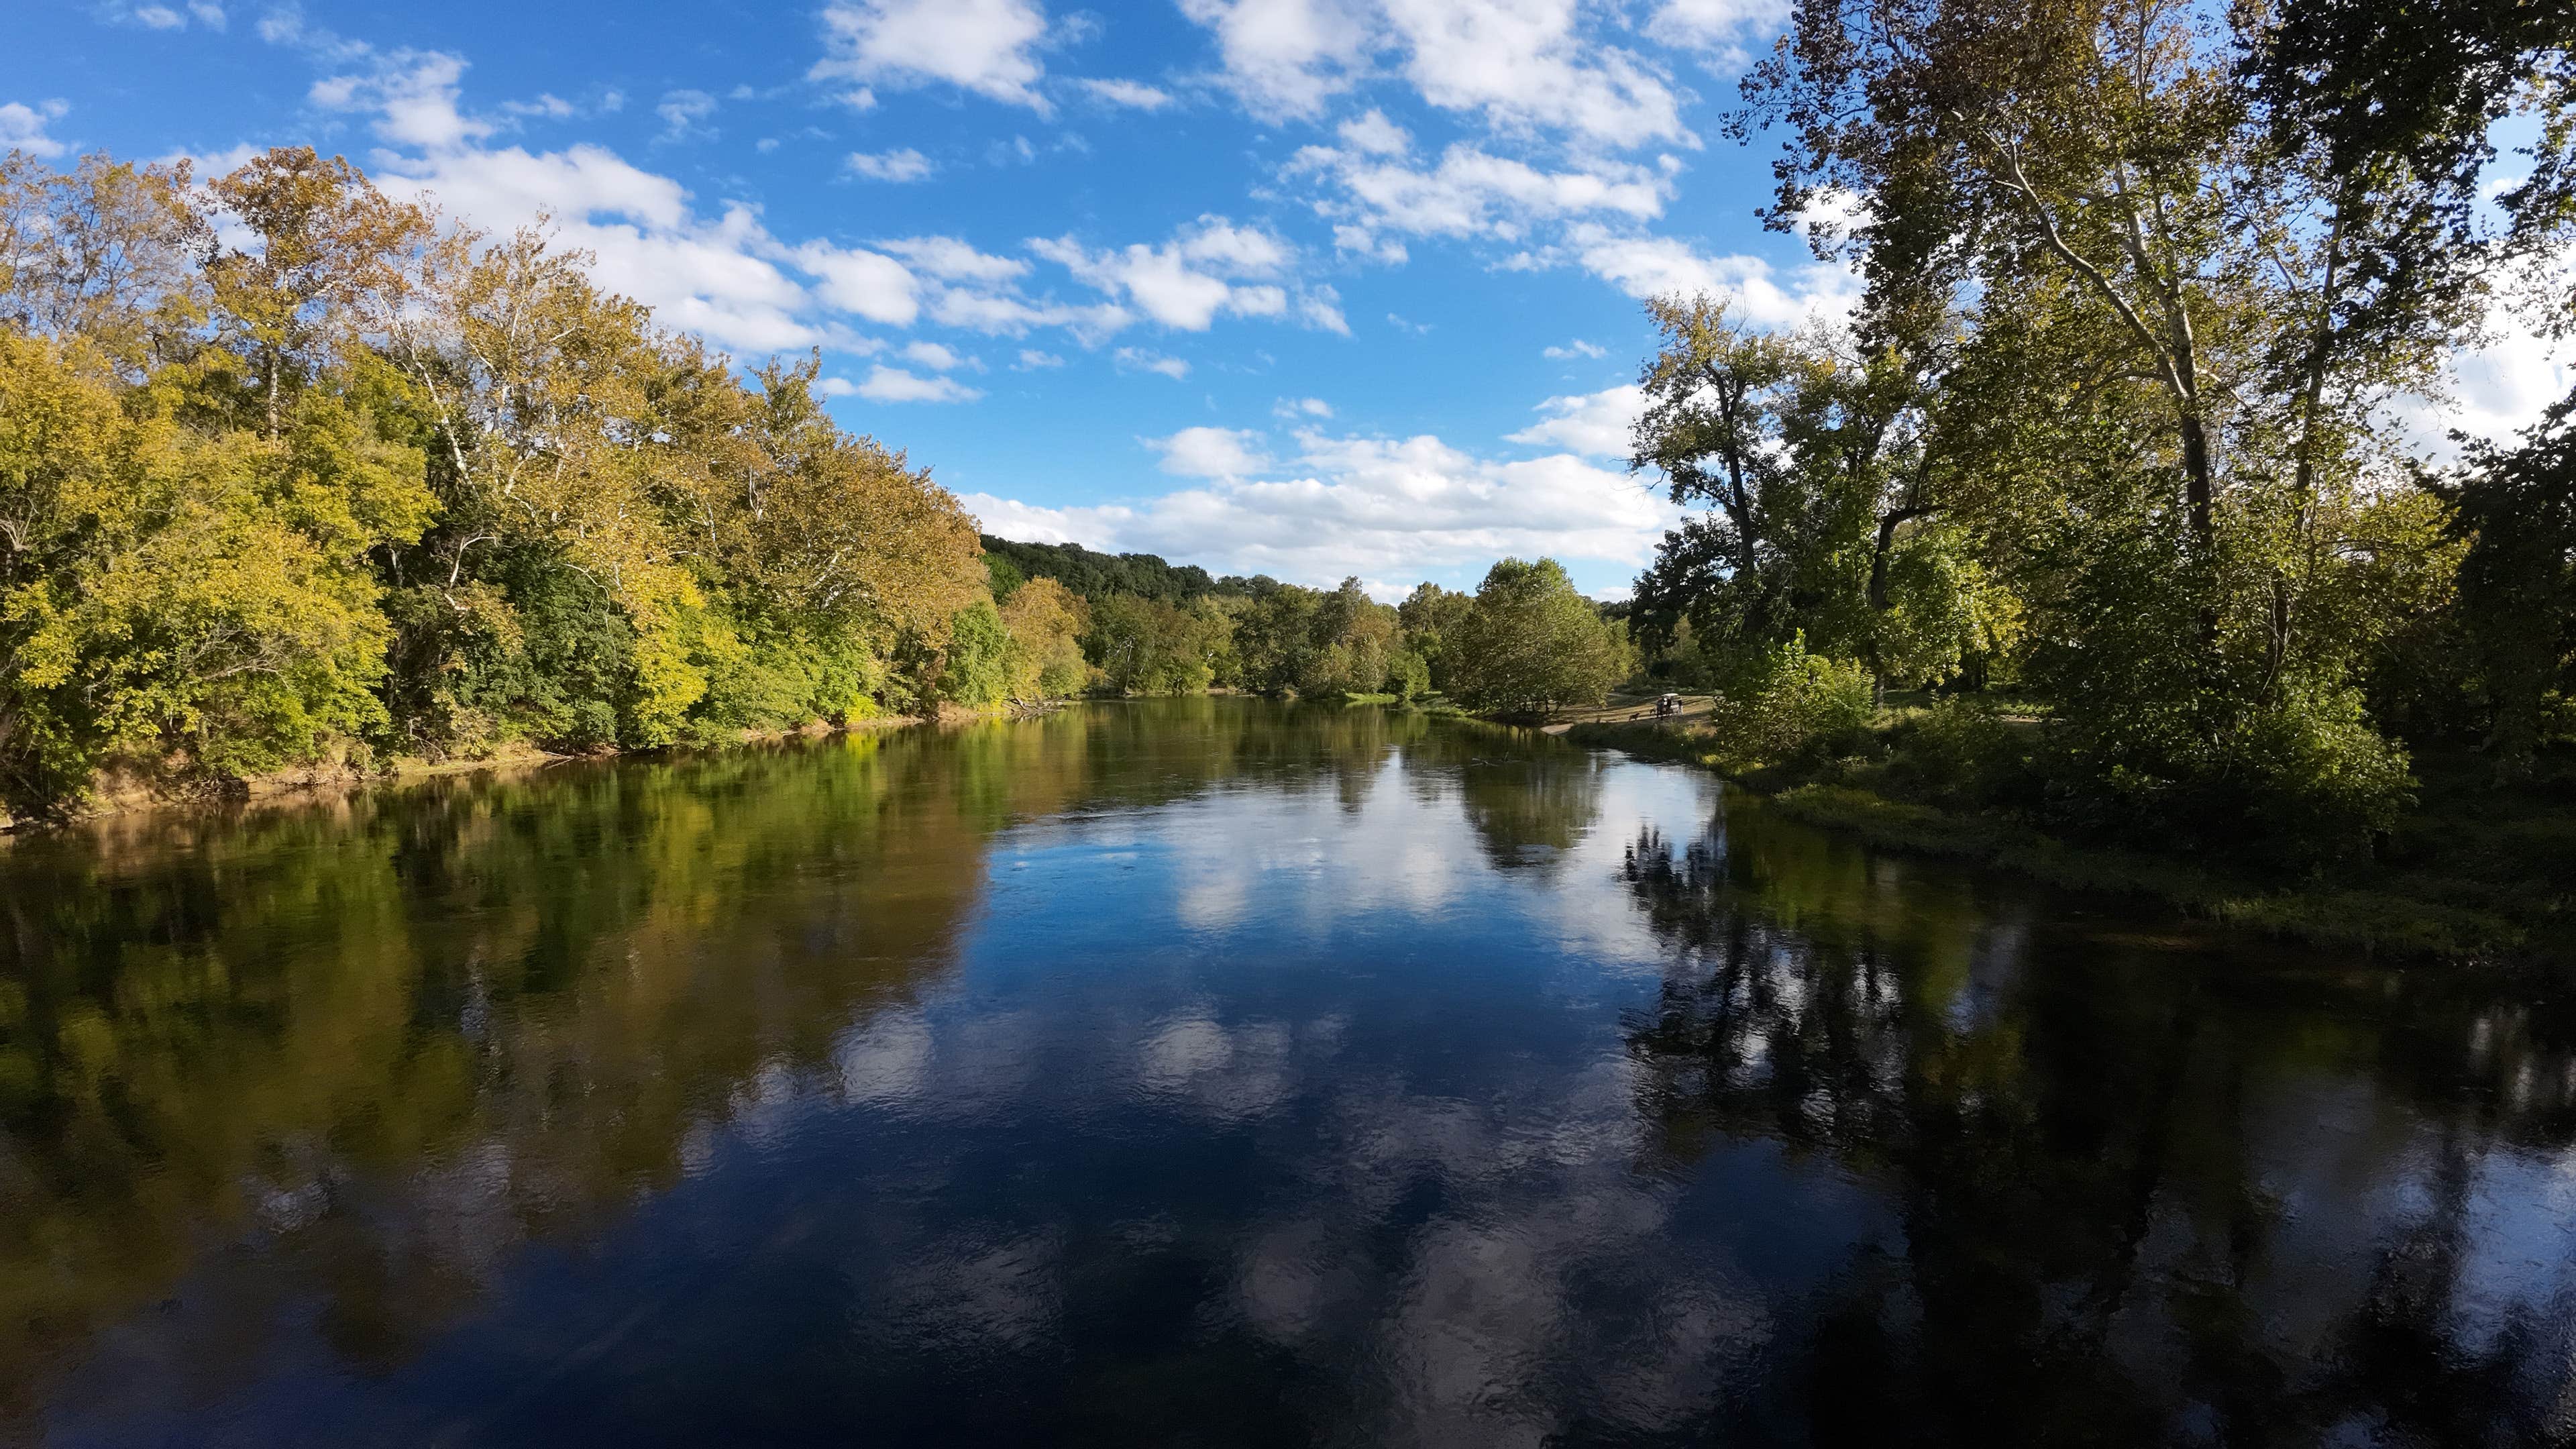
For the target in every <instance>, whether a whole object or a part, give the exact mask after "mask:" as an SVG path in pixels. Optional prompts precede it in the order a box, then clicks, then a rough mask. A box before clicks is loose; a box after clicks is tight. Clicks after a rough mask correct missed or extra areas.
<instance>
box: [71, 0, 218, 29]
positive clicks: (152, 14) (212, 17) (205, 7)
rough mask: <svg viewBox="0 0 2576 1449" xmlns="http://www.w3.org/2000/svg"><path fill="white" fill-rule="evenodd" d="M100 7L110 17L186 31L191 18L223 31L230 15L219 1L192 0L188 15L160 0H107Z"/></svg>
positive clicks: (189, 2) (189, 0)
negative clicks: (142, 0) (131, 0)
mask: <svg viewBox="0 0 2576 1449" xmlns="http://www.w3.org/2000/svg"><path fill="white" fill-rule="evenodd" d="M97 8H98V9H99V10H100V12H101V13H102V15H103V16H104V18H106V19H109V20H125V21H130V22H132V23H134V24H136V25H140V26H142V27H144V28H145V29H147V30H185V29H187V28H188V23H189V22H190V21H191V20H194V21H195V22H196V23H197V24H199V25H202V26H204V27H205V28H206V29H208V30H221V29H223V28H224V26H225V24H226V22H227V21H228V19H229V18H230V17H228V16H226V15H225V14H224V7H223V6H221V5H218V4H216V3H215V0H188V3H187V5H186V12H187V13H185V14H181V13H180V7H179V6H178V5H176V4H169V5H164V4H160V3H157V0H155V3H149V4H142V5H131V4H120V3H118V0H105V3H102V4H100V5H99V6H98V7H97Z"/></svg>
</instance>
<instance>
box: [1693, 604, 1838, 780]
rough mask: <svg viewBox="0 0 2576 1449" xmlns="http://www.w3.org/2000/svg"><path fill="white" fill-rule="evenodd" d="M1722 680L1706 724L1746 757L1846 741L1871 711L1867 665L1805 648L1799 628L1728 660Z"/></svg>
mask: <svg viewBox="0 0 2576 1449" xmlns="http://www.w3.org/2000/svg"><path fill="white" fill-rule="evenodd" d="M1723 681H1724V682H1723V683H1721V684H1720V685H1719V687H1718V691H1717V698H1716V703H1715V710H1714V712H1713V714H1712V716H1711V719H1710V724H1711V726H1712V727H1713V729H1714V730H1715V732H1716V735H1717V739H1718V742H1719V746H1720V748H1721V749H1722V750H1723V751H1724V752H1725V753H1727V754H1729V755H1732V756H1734V757H1735V758H1737V759H1739V760H1742V761H1746V762H1750V763H1764V764H1767V763H1775V762H1778V761H1783V760H1788V759H1791V758H1794V757H1796V756H1798V755H1802V754H1806V753H1808V752H1810V751H1813V750H1818V749H1826V750H1830V749H1834V748H1836V747H1838V746H1848V745H1851V744H1853V743H1855V742H1856V741H1857V740H1858V739H1859V737H1860V736H1861V735H1862V734H1863V733H1864V732H1865V731H1867V730H1868V728H1869V722H1870V717H1871V715H1872V714H1873V713H1874V711H1873V709H1872V706H1871V704H1870V676H1869V670H1868V669H1867V668H1866V667H1864V666H1863V665H1861V664H1860V663H1858V662H1857V661H1854V660H1848V659H1828V658H1826V657H1824V656H1823V655H1819V654H1810V653H1808V652H1807V641H1806V638H1805V636H1804V635H1798V636H1794V637H1792V638H1791V639H1789V640H1788V642H1786V643H1783V644H1778V645H1774V646H1772V647H1771V648H1768V649H1765V650H1761V651H1759V652H1757V653H1755V654H1752V655H1750V656H1747V657H1745V658H1742V659H1739V660H1737V661H1735V662H1734V664H1733V665H1732V667H1729V668H1727V669H1725V670H1724V671H1723Z"/></svg>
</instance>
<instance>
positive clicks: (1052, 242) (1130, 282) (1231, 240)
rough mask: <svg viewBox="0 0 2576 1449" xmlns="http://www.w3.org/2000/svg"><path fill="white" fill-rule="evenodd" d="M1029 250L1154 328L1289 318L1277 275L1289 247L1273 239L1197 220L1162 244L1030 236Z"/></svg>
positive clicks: (1197, 328) (1222, 222)
mask: <svg viewBox="0 0 2576 1449" xmlns="http://www.w3.org/2000/svg"><path fill="white" fill-rule="evenodd" d="M1029 250H1030V251H1031V252H1033V253H1035V254H1036V255H1037V256H1039V257H1040V258H1042V259H1044V260H1046V261H1050V262H1054V263H1055V264H1057V265H1058V266H1061V267H1063V268H1064V269H1065V270H1066V271H1068V272H1071V273H1072V274H1073V276H1074V278H1075V279H1076V280H1078V281H1081V282H1083V283H1084V284H1086V285H1088V286H1090V287H1092V288H1094V289H1096V290H1098V291H1100V292H1102V293H1104V294H1106V295H1108V296H1111V297H1113V298H1117V299H1119V300H1121V301H1124V302H1126V303H1128V304H1130V305H1132V306H1134V307H1135V308H1136V309H1137V310H1138V311H1140V312H1142V313H1144V314H1145V315H1146V316H1147V317H1148V318H1151V319H1152V320H1153V321H1155V322H1156V323H1159V324H1160V325H1162V326H1165V327H1171V328H1177V329H1179V330H1181V331H1184V332H1204V331H1206V330H1207V329H1208V327H1209V325H1210V324H1211V323H1213V322H1214V321H1215V320H1216V318H1217V316H1218V315H1219V314H1220V313H1232V314H1234V315H1236V316H1243V317H1279V316H1284V315H1286V314H1287V312H1288V291H1287V289H1286V287H1284V286H1282V285H1281V284H1280V283H1279V282H1277V281H1274V280H1272V279H1274V278H1279V277H1281V276H1283V275H1284V274H1285V273H1286V271H1287V269H1288V263H1289V258H1290V255H1291V254H1290V251H1289V247H1288V244H1287V243H1286V242H1285V241H1283V240H1281V239H1280V238H1279V236H1278V235H1276V234H1275V233H1272V232H1269V231H1266V230H1263V229H1261V228H1257V227H1241V226H1236V225H1235V224H1233V223H1232V222H1230V221H1228V220H1226V219H1225V218H1224V217H1221V216H1202V217H1200V218H1199V219H1198V220H1197V221H1196V222H1195V223H1193V224H1191V225H1190V226H1187V227H1184V228H1182V229H1181V230H1180V231H1179V232H1177V233H1175V234H1174V235H1173V237H1172V239H1171V240H1169V241H1167V242H1160V243H1151V244H1148V243H1142V242H1139V243H1135V244H1132V245H1129V246H1126V247H1122V248H1119V249H1116V250H1114V251H1100V252H1095V251H1091V250H1089V249H1087V248H1085V247H1084V246H1083V245H1082V244H1081V243H1079V242H1077V241H1075V240H1074V239H1073V238H1071V237H1056V238H1051V239H1050V238H1043V237H1041V238H1034V239H1032V240H1031V241H1030V242H1029Z"/></svg>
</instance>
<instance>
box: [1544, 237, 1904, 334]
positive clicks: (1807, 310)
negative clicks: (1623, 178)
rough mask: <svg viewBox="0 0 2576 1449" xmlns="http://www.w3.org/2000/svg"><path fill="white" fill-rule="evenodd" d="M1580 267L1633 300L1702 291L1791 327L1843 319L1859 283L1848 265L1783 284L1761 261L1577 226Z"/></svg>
mask: <svg viewBox="0 0 2576 1449" xmlns="http://www.w3.org/2000/svg"><path fill="white" fill-rule="evenodd" d="M1567 240H1568V244H1569V246H1570V247H1571V248H1572V250H1573V253H1574V256H1575V258H1576V260H1578V261H1579V262H1580V263H1581V265H1582V266H1583V268H1584V270H1586V271H1588V272H1591V273H1592V274H1593V275H1594V276H1597V277H1599V278H1601V279H1602V280H1603V281H1606V282H1608V283H1610V284H1611V285H1612V286H1615V287H1617V288H1618V289H1619V290H1621V291H1623V292H1626V293H1627V294H1628V295H1629V296H1631V297H1653V296H1659V295H1662V294H1663V293H1666V292H1708V293H1711V294H1713V295H1717V296H1722V297H1726V298H1728V299H1729V300H1730V301H1731V302H1733V304H1734V305H1735V306H1736V308H1737V309H1738V311H1739V312H1740V314H1741V315H1742V316H1743V318H1744V319H1745V320H1746V321H1748V322H1751V323H1752V324H1754V325H1755V326H1758V327H1795V326H1797V325H1799V324H1800V323H1803V322H1806V321H1808V320H1809V319H1811V318H1831V317H1837V316H1841V315H1844V314H1847V313H1848V312H1849V311H1850V309H1851V307H1852V304H1853V303H1854V302H1856V301H1858V300H1859V297H1860V290H1861V283H1860V279H1859V278H1858V277H1856V276H1854V275H1853V274H1852V273H1851V271H1850V270H1849V269H1848V268H1845V267H1841V266H1837V265H1834V264H1832V263H1829V262H1808V263H1806V264H1804V265H1801V266H1800V267H1798V268H1797V269H1796V271H1795V273H1794V274H1793V275H1791V276H1790V277H1788V278H1787V279H1785V280H1784V279H1783V278H1782V277H1781V276H1780V275H1779V273H1777V272H1776V271H1775V270H1774V269H1773V267H1772V266H1771V264H1770V263H1769V262H1767V261H1764V260H1763V259H1762V258H1760V257H1753V256H1744V255H1734V256H1723V257H1705V256H1702V255H1700V254H1699V253H1698V252H1696V251H1694V250H1692V248H1691V246H1690V244H1689V243H1687V242H1683V241H1679V240H1676V239H1674V238H1672V237H1659V236H1647V235H1643V234H1635V233H1618V232H1612V231H1610V230H1608V229H1606V228H1603V227H1599V226H1594V225H1589V224H1586V225H1582V226H1577V227H1575V228H1573V229H1572V230H1570V231H1569V232H1568V235H1567Z"/></svg>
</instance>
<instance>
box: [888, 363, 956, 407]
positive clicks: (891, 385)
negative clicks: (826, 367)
mask: <svg viewBox="0 0 2576 1449" xmlns="http://www.w3.org/2000/svg"><path fill="white" fill-rule="evenodd" d="M858 394H859V396H861V397H863V398H867V399H869V400H870V401H873V402H972V401H974V400H975V399H976V398H979V397H982V396H983V395H984V394H983V393H982V391H980V390H979V389H976V388H971V387H968V386H966V385H965V384H963V383H961V382H959V381H958V380H957V379H955V378H953V377H923V376H921V375H919V374H918V373H911V372H906V371H904V370H903V369H902V368H900V367H888V366H886V365H885V364H884V363H878V364H877V365H876V366H875V367H873V368H871V369H869V371H868V375H867V378H866V380H865V381H863V382H861V383H860V384H859V386H858Z"/></svg>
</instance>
